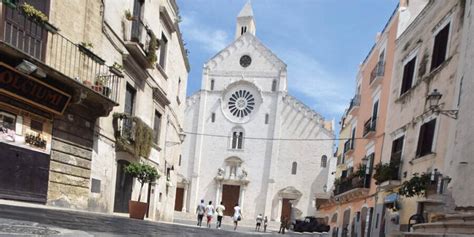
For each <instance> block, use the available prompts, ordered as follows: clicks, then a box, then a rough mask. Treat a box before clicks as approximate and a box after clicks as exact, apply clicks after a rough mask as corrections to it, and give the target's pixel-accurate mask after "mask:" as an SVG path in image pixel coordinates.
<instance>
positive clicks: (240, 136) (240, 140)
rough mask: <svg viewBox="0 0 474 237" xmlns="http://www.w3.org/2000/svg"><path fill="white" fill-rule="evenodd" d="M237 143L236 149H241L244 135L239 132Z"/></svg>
mask: <svg viewBox="0 0 474 237" xmlns="http://www.w3.org/2000/svg"><path fill="white" fill-rule="evenodd" d="M238 138H239V139H238V142H237V149H242V139H244V133H243V132H239V137H238Z"/></svg>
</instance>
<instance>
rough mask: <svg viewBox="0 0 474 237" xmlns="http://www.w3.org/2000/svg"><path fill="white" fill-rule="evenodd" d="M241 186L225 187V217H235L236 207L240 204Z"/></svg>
mask: <svg viewBox="0 0 474 237" xmlns="http://www.w3.org/2000/svg"><path fill="white" fill-rule="evenodd" d="M239 197H240V186H237V185H223V187H222V202H223V203H224V207H225V211H224V215H225V216H232V215H234V206H235V204H236V203H239Z"/></svg>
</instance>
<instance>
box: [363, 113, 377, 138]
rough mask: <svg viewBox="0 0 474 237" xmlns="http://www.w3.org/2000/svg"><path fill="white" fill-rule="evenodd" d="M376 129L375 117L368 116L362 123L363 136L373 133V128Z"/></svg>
mask: <svg viewBox="0 0 474 237" xmlns="http://www.w3.org/2000/svg"><path fill="white" fill-rule="evenodd" d="M376 129H377V118H372V117H371V118H369V119H368V120H367V121H366V122H365V123H364V133H363V136H364V137H370V136H372V135H373V134H374V133H375V130H376Z"/></svg>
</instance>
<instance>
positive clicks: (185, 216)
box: [174, 212, 280, 230]
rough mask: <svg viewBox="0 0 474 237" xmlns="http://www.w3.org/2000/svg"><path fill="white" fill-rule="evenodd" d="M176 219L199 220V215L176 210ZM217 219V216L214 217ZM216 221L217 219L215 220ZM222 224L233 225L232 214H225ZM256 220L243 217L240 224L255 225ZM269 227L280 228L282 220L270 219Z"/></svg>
mask: <svg viewBox="0 0 474 237" xmlns="http://www.w3.org/2000/svg"><path fill="white" fill-rule="evenodd" d="M174 219H178V220H189V221H197V216H196V215H195V214H194V213H188V212H175V213H174ZM214 219H215V217H214ZM204 221H205V220H204ZM214 221H215V220H214ZM222 224H224V225H233V224H234V222H233V219H232V217H230V216H225V217H224V218H223V220H222ZM255 225H256V221H255V218H243V219H242V220H241V221H239V226H246V227H255ZM267 228H268V229H273V230H274V229H277V230H278V229H279V228H280V222H276V221H268V226H267Z"/></svg>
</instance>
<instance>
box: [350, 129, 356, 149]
mask: <svg viewBox="0 0 474 237" xmlns="http://www.w3.org/2000/svg"><path fill="white" fill-rule="evenodd" d="M355 136H356V128H353V129H352V137H351V149H354V144H355Z"/></svg>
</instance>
